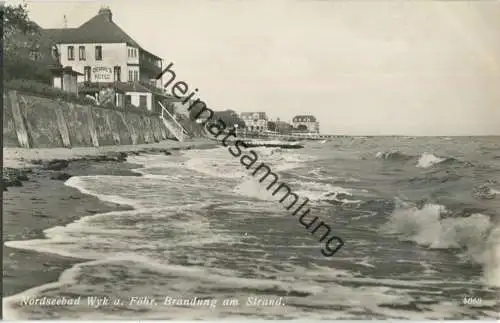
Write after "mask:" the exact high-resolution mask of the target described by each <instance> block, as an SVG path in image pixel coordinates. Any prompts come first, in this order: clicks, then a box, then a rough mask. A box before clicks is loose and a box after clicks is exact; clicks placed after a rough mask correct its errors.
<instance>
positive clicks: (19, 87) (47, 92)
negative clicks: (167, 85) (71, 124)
mask: <svg viewBox="0 0 500 323" xmlns="http://www.w3.org/2000/svg"><path fill="white" fill-rule="evenodd" d="M4 87H5V89H6V90H16V91H20V92H25V93H29V94H35V95H39V96H42V97H45V98H48V99H54V100H58V99H59V100H63V101H66V102H72V103H76V104H81V105H92V106H96V104H95V102H94V100H93V99H90V98H87V97H84V96H78V95H76V94H75V93H70V92H66V91H63V90H61V89H58V88H55V87H53V86H51V85H48V84H45V83H41V82H37V81H33V80H12V81H7V82H5V84H4ZM99 107H100V108H103V109H110V110H120V111H123V110H126V111H130V112H132V113H137V114H142V115H155V116H156V115H158V113H155V112H151V111H148V110H145V109H143V108H138V107H136V106H133V105H127V106H126V107H125V108H124V109H123V108H119V107H116V106H115V105H113V104H112V103H110V102H108V103H106V104H104V105H100V106H99Z"/></svg>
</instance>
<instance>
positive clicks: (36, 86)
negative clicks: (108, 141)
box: [4, 79, 95, 105]
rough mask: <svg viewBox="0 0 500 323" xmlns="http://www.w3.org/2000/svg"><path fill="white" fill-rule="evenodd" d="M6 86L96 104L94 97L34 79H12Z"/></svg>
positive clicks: (52, 97)
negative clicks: (82, 95) (80, 94)
mask: <svg viewBox="0 0 500 323" xmlns="http://www.w3.org/2000/svg"><path fill="white" fill-rule="evenodd" d="M4 87H5V88H6V89H8V90H16V91H21V92H27V93H32V94H38V95H40V96H43V97H46V98H49V99H61V100H64V101H68V102H73V103H78V104H85V105H89V104H90V105H95V103H94V101H93V100H92V99H89V98H86V97H80V96H77V95H76V94H75V93H70V92H66V91H63V90H61V89H57V88H55V87H53V86H51V85H48V84H45V83H41V82H37V81H32V80H19V79H18V80H11V81H7V82H5V84H4Z"/></svg>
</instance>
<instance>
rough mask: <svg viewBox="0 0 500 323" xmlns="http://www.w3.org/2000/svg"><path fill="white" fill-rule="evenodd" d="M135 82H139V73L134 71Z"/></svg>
mask: <svg viewBox="0 0 500 323" xmlns="http://www.w3.org/2000/svg"><path fill="white" fill-rule="evenodd" d="M134 81H139V71H134Z"/></svg>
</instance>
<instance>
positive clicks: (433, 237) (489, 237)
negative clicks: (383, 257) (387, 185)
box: [381, 203, 500, 287]
mask: <svg viewBox="0 0 500 323" xmlns="http://www.w3.org/2000/svg"><path fill="white" fill-rule="evenodd" d="M449 214H450V212H449V210H447V209H446V208H445V207H444V206H442V205H438V204H425V205H423V206H422V207H421V208H418V207H415V206H410V205H408V204H404V203H403V204H402V205H399V206H398V207H396V209H395V210H394V211H393V213H392V214H391V215H390V217H389V220H388V221H387V222H386V223H385V224H384V225H383V226H382V227H381V231H382V232H384V233H388V234H395V235H397V236H398V237H399V239H400V240H402V241H412V242H415V243H417V244H419V245H421V246H425V247H428V248H430V249H453V250H457V251H461V254H462V256H463V258H464V259H465V260H467V261H470V262H473V263H477V264H480V265H482V268H483V278H484V282H485V283H486V284H488V285H491V286H495V287H500V226H499V223H498V222H497V221H494V220H495V219H492V218H490V217H489V216H487V215H484V214H481V213H474V214H470V215H469V216H467V217H450V216H449Z"/></svg>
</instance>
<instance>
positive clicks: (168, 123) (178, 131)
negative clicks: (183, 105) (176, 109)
mask: <svg viewBox="0 0 500 323" xmlns="http://www.w3.org/2000/svg"><path fill="white" fill-rule="evenodd" d="M158 104H159V105H160V107H161V115H160V119H161V120H162V121H163V124H164V125H165V127H167V129H168V131H170V132H171V133H172V134H173V135H174V137H175V138H176V139H177V140H178V141H184V140H185V139H186V137H187V135H188V133H187V131H186V130H185V129H184V127H183V126H182V125H181V124H180V123H179V122H177V120H175V117H174V116H173V115H172V114H171V113H170V112H168V110H167V108H165V106H164V105H163V104H162V103H161V102H158Z"/></svg>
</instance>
